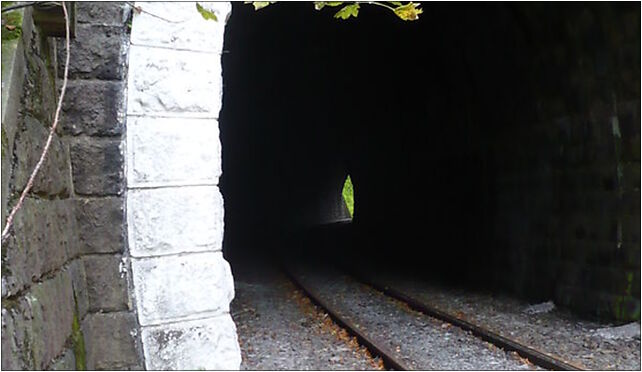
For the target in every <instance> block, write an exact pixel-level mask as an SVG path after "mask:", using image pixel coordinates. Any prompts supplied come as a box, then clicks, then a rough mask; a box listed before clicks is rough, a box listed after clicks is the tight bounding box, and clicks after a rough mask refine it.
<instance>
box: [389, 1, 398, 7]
mask: <svg viewBox="0 0 642 372" xmlns="http://www.w3.org/2000/svg"><path fill="white" fill-rule="evenodd" d="M389 3H390V4H392V5H394V6H401V1H389Z"/></svg>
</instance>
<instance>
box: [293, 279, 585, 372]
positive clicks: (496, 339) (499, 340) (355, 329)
mask: <svg viewBox="0 0 642 372" xmlns="http://www.w3.org/2000/svg"><path fill="white" fill-rule="evenodd" d="M285 272H286V275H287V276H288V277H289V278H290V279H291V280H292V282H293V283H294V284H295V285H296V286H297V287H299V288H300V289H301V290H302V291H303V292H304V293H305V294H306V295H307V296H309V297H310V299H311V300H312V301H313V302H314V303H315V304H316V305H317V306H319V307H321V308H322V309H323V310H324V311H325V312H327V313H328V315H329V316H330V317H331V318H332V319H333V320H334V321H335V322H336V323H337V324H339V325H340V326H341V327H343V328H345V329H346V330H347V331H348V332H349V333H351V334H352V335H354V336H355V337H356V338H357V339H358V341H359V342H360V343H361V344H362V345H364V346H366V347H367V348H368V349H369V350H370V351H371V353H373V354H375V355H378V356H379V357H381V358H382V360H383V361H384V365H385V366H386V367H387V368H389V369H394V370H412V369H415V368H411V366H410V365H409V364H408V363H406V362H405V361H403V360H402V359H401V358H399V357H398V353H394V352H393V351H392V350H390V349H389V348H388V347H387V346H385V345H383V343H382V342H380V341H379V340H377V339H376V338H375V337H372V336H371V335H369V334H368V333H367V332H363V330H362V329H361V327H360V326H359V325H358V324H355V323H354V322H353V321H352V320H351V319H350V317H349V316H346V315H345V314H343V313H342V312H341V310H339V309H336V308H335V307H334V306H332V304H331V303H330V301H326V300H325V299H324V298H323V296H321V295H320V294H319V293H318V292H317V291H316V290H315V289H314V288H313V287H312V286H309V285H306V284H305V283H304V282H303V281H301V280H299V278H298V277H297V276H296V275H295V274H293V273H292V272H290V271H288V270H287V269H286V270H285ZM354 278H355V279H356V280H357V281H359V282H361V283H362V284H365V285H367V286H369V287H371V288H373V289H375V290H377V291H379V292H381V293H383V294H384V295H385V296H388V297H390V298H394V299H395V300H398V301H401V302H402V303H404V304H406V305H407V306H408V307H410V308H411V309H413V310H415V311H418V312H420V313H423V314H425V315H427V316H429V317H432V318H436V319H439V320H441V321H443V322H446V323H448V324H451V325H452V326H455V327H458V328H461V329H463V330H464V331H468V332H470V333H472V334H473V335H474V336H477V337H478V338H481V339H482V340H484V341H486V342H488V343H490V344H492V345H495V346H496V347H498V348H501V349H503V350H504V351H507V352H515V353H517V354H519V355H520V356H521V357H523V358H526V359H527V360H528V361H529V362H531V363H532V364H534V365H536V366H538V367H541V368H544V369H550V370H582V368H580V367H578V366H576V365H573V364H572V363H569V362H566V361H564V360H562V359H560V358H556V357H554V356H551V355H548V354H545V353H542V352H540V351H538V350H535V349H533V348H532V347H529V346H527V345H524V344H522V343H520V342H517V341H515V340H512V339H509V338H506V337H504V336H501V335H499V334H497V333H495V332H492V331H490V330H488V329H485V328H483V327H480V326H477V325H475V324H472V323H470V322H468V321H466V320H463V319H460V318H457V317H455V316H452V315H450V314H448V313H445V312H443V311H440V310H439V309H436V308H434V307H432V306H430V305H428V304H426V303H424V302H422V301H419V300H417V299H415V298H413V297H412V296H409V295H407V294H405V293H403V292H401V291H398V290H396V289H393V288H389V287H386V286H381V285H378V284H377V283H374V282H371V281H368V280H367V279H365V278H363V277H354Z"/></svg>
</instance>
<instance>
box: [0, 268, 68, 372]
mask: <svg viewBox="0 0 642 372" xmlns="http://www.w3.org/2000/svg"><path fill="white" fill-rule="evenodd" d="M73 301H74V300H73V295H72V289H71V276H70V275H69V273H68V272H66V271H60V272H58V273H57V274H56V275H55V276H54V277H53V278H51V279H49V280H46V281H44V282H42V283H40V284H38V285H35V286H33V287H32V288H31V290H30V291H29V292H28V293H27V294H26V295H25V296H24V297H21V298H19V299H18V300H14V301H11V302H10V303H9V304H8V305H10V307H8V308H3V314H2V322H3V328H4V329H3V336H4V333H5V332H4V331H5V330H6V331H7V332H10V333H8V334H9V335H11V336H12V340H11V342H9V343H8V346H6V345H5V342H4V341H5V340H3V346H2V347H3V349H5V348H6V349H9V350H11V351H10V354H14V357H13V358H11V359H13V360H7V361H6V363H7V365H10V364H14V365H19V366H20V368H23V369H44V368H46V367H47V365H49V364H50V362H51V360H52V359H54V358H56V357H57V356H58V355H60V354H61V353H62V351H63V349H64V346H65V342H66V341H67V339H68V338H69V336H70V335H71V332H72V321H73V316H74V303H73ZM3 306H5V304H3ZM5 326H6V327H5ZM4 357H5V356H4V350H3V358H4ZM4 364H5V360H4V359H3V369H4Z"/></svg>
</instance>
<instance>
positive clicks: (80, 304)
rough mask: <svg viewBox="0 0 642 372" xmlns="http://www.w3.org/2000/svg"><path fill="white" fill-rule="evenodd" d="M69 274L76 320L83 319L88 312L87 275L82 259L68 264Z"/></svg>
mask: <svg viewBox="0 0 642 372" xmlns="http://www.w3.org/2000/svg"><path fill="white" fill-rule="evenodd" d="M69 273H70V274H71V281H72V284H73V286H74V287H73V289H74V299H75V301H76V309H77V310H78V319H83V318H84V317H85V315H86V314H87V312H88V310H89V297H88V294H87V275H86V273H85V265H84V262H83V261H82V259H80V258H79V259H75V260H73V261H71V262H70V263H69Z"/></svg>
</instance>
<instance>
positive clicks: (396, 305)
mask: <svg viewBox="0 0 642 372" xmlns="http://www.w3.org/2000/svg"><path fill="white" fill-rule="evenodd" d="M295 275H296V277H297V278H298V280H299V281H300V282H301V283H302V284H303V285H304V286H305V287H307V288H310V289H311V290H313V291H314V292H316V293H317V294H318V295H319V296H320V297H322V300H323V301H325V302H326V303H328V304H329V305H330V306H332V307H333V309H336V310H338V312H340V313H341V315H342V316H343V317H345V318H346V319H347V320H349V321H350V322H352V323H353V324H357V325H358V327H359V330H360V331H361V332H363V333H364V334H366V335H368V337H370V338H371V339H373V340H376V342H377V343H378V344H382V345H383V346H384V347H385V348H387V349H388V350H391V351H392V352H393V353H394V354H395V358H396V359H398V360H400V361H403V363H404V364H405V365H407V366H409V367H410V368H412V369H422V370H431V369H441V370H478V369H480V370H530V369H536V367H535V366H533V365H532V364H530V363H529V362H528V361H526V360H524V359H522V358H521V357H519V356H518V355H517V354H515V353H507V352H505V351H503V350H501V349H498V348H497V347H495V346H494V345H492V344H489V343H487V342H485V341H483V340H481V339H479V338H477V337H475V336H473V335H471V334H470V333H468V332H465V331H463V330H461V329H460V328H457V327H453V326H452V325H450V324H448V323H445V322H442V321H440V320H437V319H434V318H431V317H428V316H426V315H424V314H421V313H419V312H416V311H414V310H412V309H410V308H408V307H407V306H406V305H405V304H403V303H402V302H399V301H397V300H394V299H392V298H390V297H387V296H385V295H383V294H382V293H380V292H378V291H375V290H374V289H372V288H371V287H368V286H365V285H363V284H361V283H358V282H356V281H355V280H353V279H351V278H349V277H348V276H346V275H343V274H342V273H340V272H337V271H333V270H322V271H321V270H317V271H314V272H311V271H310V270H305V271H301V270H297V271H296V272H295Z"/></svg>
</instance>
